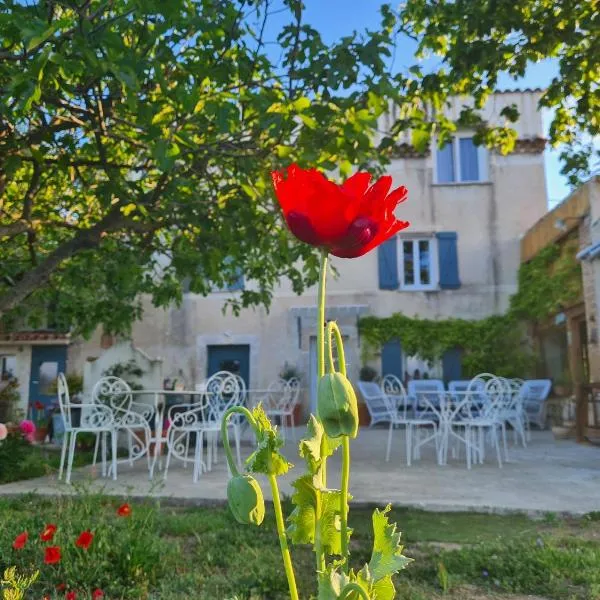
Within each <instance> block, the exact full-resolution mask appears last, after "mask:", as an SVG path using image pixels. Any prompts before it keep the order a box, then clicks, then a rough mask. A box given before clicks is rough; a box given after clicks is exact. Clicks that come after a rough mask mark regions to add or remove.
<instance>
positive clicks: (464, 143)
mask: <svg viewBox="0 0 600 600" xmlns="http://www.w3.org/2000/svg"><path fill="white" fill-rule="evenodd" d="M435 162H436V165H435V166H436V183H463V182H472V181H487V178H488V174H487V149H486V148H484V147H482V146H476V145H475V144H474V143H473V138H472V137H471V136H467V135H464V136H456V137H453V138H452V140H451V141H450V142H448V143H447V144H446V145H445V146H443V147H442V148H437V149H436V161H435Z"/></svg>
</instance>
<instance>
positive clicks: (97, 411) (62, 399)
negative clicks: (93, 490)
mask: <svg viewBox="0 0 600 600" xmlns="http://www.w3.org/2000/svg"><path fill="white" fill-rule="evenodd" d="M57 391H58V406H59V408H60V414H61V415H62V418H63V422H64V425H65V431H64V435H63V440H62V450H61V453H60V468H59V471H58V478H59V479H62V476H63V471H64V468H65V459H66V460H67V465H66V467H67V468H66V475H65V481H66V483H71V471H72V469H73V457H74V456H75V449H76V447H77V446H76V442H77V435H78V434H79V433H95V434H96V435H97V436H98V437H97V438H96V439H97V440H100V441H101V446H102V448H101V460H102V476H103V477H106V474H107V471H106V451H107V448H106V445H107V437H108V436H109V435H110V436H111V448H112V451H111V460H112V477H113V479H116V477H117V468H116V460H117V438H116V434H115V429H114V419H113V413H112V411H111V410H110V409H109V408H108V407H106V406H102V405H98V404H95V403H83V404H82V403H76V404H73V403H71V398H70V395H69V386H68V385H67V380H66V378H65V376H64V374H63V373H59V374H58V378H57ZM77 416H79V419H77V418H76V417H77ZM67 449H68V450H67ZM67 452H68V455H67ZM94 463H95V459H94Z"/></svg>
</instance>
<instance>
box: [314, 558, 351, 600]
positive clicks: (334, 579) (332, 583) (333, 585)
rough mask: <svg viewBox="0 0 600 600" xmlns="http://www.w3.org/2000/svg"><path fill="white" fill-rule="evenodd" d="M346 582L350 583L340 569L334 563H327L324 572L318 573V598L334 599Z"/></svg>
mask: <svg viewBox="0 0 600 600" xmlns="http://www.w3.org/2000/svg"><path fill="white" fill-rule="evenodd" d="M348 583H350V578H349V577H348V576H347V575H346V574H345V573H343V572H342V571H340V570H339V567H338V566H337V565H336V564H335V563H334V564H333V565H329V567H327V569H326V570H325V572H323V573H319V595H318V596H317V598H318V600H336V599H337V598H339V597H340V594H341V593H342V590H343V589H344V586H345V585H346V584H348Z"/></svg>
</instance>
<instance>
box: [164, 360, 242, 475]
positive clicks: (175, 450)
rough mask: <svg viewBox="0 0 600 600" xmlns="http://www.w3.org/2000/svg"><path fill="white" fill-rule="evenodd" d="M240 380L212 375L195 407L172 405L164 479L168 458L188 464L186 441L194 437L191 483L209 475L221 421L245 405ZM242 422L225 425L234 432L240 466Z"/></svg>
mask: <svg viewBox="0 0 600 600" xmlns="http://www.w3.org/2000/svg"><path fill="white" fill-rule="evenodd" d="M242 384H243V380H242V379H241V378H240V377H239V376H237V375H234V374H233V373H229V372H228V371H219V372H218V373H215V374H214V375H212V376H211V377H210V378H209V379H208V380H207V381H206V384H205V385H204V386H203V387H204V390H203V391H202V392H201V394H202V395H201V399H200V401H199V402H197V403H194V404H184V405H177V404H175V405H173V406H171V407H170V409H169V415H168V418H169V421H170V423H171V424H170V427H169V431H168V434H167V447H168V451H167V460H166V464H165V475H164V477H165V479H167V476H168V471H169V465H170V462H171V458H172V457H175V458H177V459H179V460H182V461H183V462H184V464H185V462H187V460H189V456H188V446H189V437H190V436H191V435H192V434H195V436H196V444H195V449H194V472H193V481H194V483H196V482H197V481H198V478H199V477H200V474H201V473H202V472H203V471H210V470H211V469H212V465H213V462H216V460H217V454H216V446H217V440H218V436H219V433H220V430H221V421H222V418H223V415H224V414H225V412H226V411H227V410H229V409H230V408H231V407H233V406H241V405H242V403H243V401H244V398H245V396H244V392H245V387H244V388H243V387H242ZM240 426H241V418H237V416H235V415H234V416H233V418H231V419H229V421H228V428H230V429H232V430H233V434H234V438H235V447H236V454H237V462H238V465H240V466H241V454H240V433H241V432H240ZM204 440H206V448H207V459H206V461H205V460H204Z"/></svg>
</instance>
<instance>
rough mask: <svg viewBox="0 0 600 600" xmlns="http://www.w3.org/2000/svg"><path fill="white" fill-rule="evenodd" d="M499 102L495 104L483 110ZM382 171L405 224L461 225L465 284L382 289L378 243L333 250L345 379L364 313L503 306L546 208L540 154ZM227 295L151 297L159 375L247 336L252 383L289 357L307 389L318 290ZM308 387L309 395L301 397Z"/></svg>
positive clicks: (536, 119) (417, 229) (192, 372)
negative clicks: (468, 168)
mask: <svg viewBox="0 0 600 600" xmlns="http://www.w3.org/2000/svg"><path fill="white" fill-rule="evenodd" d="M502 96H503V99H502V102H504V103H506V102H508V101H509V100H511V99H512V95H510V94H508V95H506V96H505V95H502ZM525 96H527V94H525ZM519 97H520V96H519V95H517V98H519ZM520 101H521V102H522V104H523V107H525V108H526V109H527V110H529V111H530V109H531V107H532V106H534V105H535V103H534V101H533V100H532V99H531V98H529V99H525V100H524V99H521V100H520ZM503 105H504V104H502V106H503ZM492 109H493V110H492ZM499 110H500V108H499V105H498V104H494V105H493V106H492V108H491V109H490V110H489V111H488V118H491V117H492V116H493V114H495V113H496V112H498V111H499ZM527 110H526V111H525V113H527ZM530 112H531V111H530ZM527 114H529V113H527ZM527 118H528V119H529V120H531V121H532V122H527V123H524V124H521V125H520V126H519V127H520V131H521V133H522V134H523V135H531V136H533V135H537V134H541V118H540V116H539V114H537V113H533V115H529V116H528V117H527ZM388 172H389V173H390V174H391V175H392V176H393V178H394V185H405V186H406V187H407V188H408V189H409V199H408V201H407V202H405V203H404V204H402V205H400V206H399V207H398V211H397V215H398V217H399V218H402V219H406V220H409V221H411V224H412V225H411V229H410V232H411V233H423V234H432V233H435V232H440V231H454V232H457V235H458V259H459V271H460V278H461V283H462V285H461V287H460V289H456V290H439V291H428V292H414V291H411V292H407V291H385V290H380V289H379V285H378V258H377V252H376V251H374V252H371V253H370V254H368V255H366V256H363V257H361V258H358V259H354V260H342V259H335V258H334V259H333V260H332V264H333V266H334V267H335V268H336V269H337V270H338V272H339V277H338V278H337V279H331V280H330V282H329V287H328V298H327V301H328V306H329V307H330V309H331V310H330V312H329V314H328V318H335V319H337V320H338V321H339V322H340V325H341V327H342V329H343V333H344V334H345V335H346V336H347V339H348V343H347V348H346V350H347V355H348V362H349V363H350V366H349V374H350V376H351V378H356V377H357V375H358V371H359V369H360V353H361V346H360V340H359V338H358V335H357V319H358V317H359V316H360V315H361V314H372V315H378V316H388V315H390V314H392V313H394V312H403V313H404V314H407V315H409V316H414V315H419V316H420V317H423V318H431V319H441V318H448V317H462V318H469V319H477V318H482V317H485V316H487V315H490V314H494V313H501V312H504V311H505V310H506V308H507V306H508V299H509V297H510V295H511V294H512V293H514V292H515V291H516V276H517V270H518V266H519V260H520V259H519V240H520V236H521V235H522V234H524V233H525V231H527V229H528V228H529V227H531V225H533V223H534V222H535V221H537V220H538V219H539V218H540V217H541V216H542V214H543V213H544V212H545V211H546V189H545V179H544V167H543V156H542V154H541V153H537V154H526V153H525V154H513V155H509V156H505V157H503V156H500V155H498V154H495V153H490V155H489V161H488V173H489V181H486V182H482V183H472V184H446V185H436V184H434V183H433V181H434V165H433V158H432V156H431V155H430V156H428V157H425V158H408V159H398V160H395V161H394V162H393V163H392V164H391V165H390V167H389V169H388ZM248 285H252V283H251V282H248ZM226 297H227V294H221V293H215V294H212V295H211V296H210V297H208V298H202V297H197V296H195V295H193V294H187V295H186V296H185V298H184V301H183V304H182V306H181V307H180V308H175V307H174V308H171V309H169V310H156V309H153V308H152V307H150V306H147V307H146V312H145V317H144V319H143V321H142V322H140V323H137V324H136V325H135V326H134V329H133V343H134V344H135V345H136V346H137V347H139V348H141V349H142V350H144V351H145V352H146V353H147V354H148V355H149V356H151V357H153V358H161V359H162V360H163V372H164V373H165V375H167V374H168V373H169V372H172V371H173V372H174V371H176V370H179V369H181V370H182V371H183V372H184V373H185V375H186V377H187V378H188V380H189V381H190V383H191V384H195V383H197V382H199V381H201V380H203V379H204V378H205V377H206V371H207V363H206V347H207V345H209V344H224V345H227V344H247V345H248V346H249V347H250V385H251V387H264V386H266V385H267V384H268V383H269V382H270V381H271V380H272V379H274V378H275V377H276V376H277V374H278V373H279V372H280V370H281V368H282V366H283V365H284V363H285V362H288V363H290V364H292V365H294V366H296V367H297V368H298V369H299V370H300V372H301V373H303V376H304V381H303V384H304V387H305V389H307V388H309V387H310V382H311V372H312V371H311V360H310V356H311V352H310V350H311V342H310V338H311V336H314V332H315V319H316V317H315V315H314V313H313V312H311V310H313V311H314V308H313V307H314V305H315V298H316V290H315V289H312V290H308V291H307V292H306V293H305V294H304V295H302V296H300V297H298V296H296V295H295V294H294V293H293V292H292V290H291V286H290V285H289V282H287V281H282V282H281V284H280V286H279V288H278V289H277V291H276V294H275V298H274V300H273V304H272V306H271V308H270V312H269V313H267V312H266V311H265V309H263V308H257V309H251V310H245V311H243V312H242V313H241V315H240V316H239V318H234V317H232V316H230V315H224V314H223V313H222V307H223V303H224V300H225V299H226ZM335 307H337V310H336V309H335ZM100 352H101V349H100V336H99V335H97V336H96V337H95V338H93V339H92V340H91V341H90V342H88V343H79V344H78V345H76V346H73V347H72V351H71V354H70V368H72V369H73V370H76V371H81V370H82V365H83V362H84V360H85V358H86V357H88V356H94V355H96V356H97V355H99V354H100ZM309 396H310V393H307V394H306V396H305V398H306V399H305V405H308V404H309V401H308V398H309Z"/></svg>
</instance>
